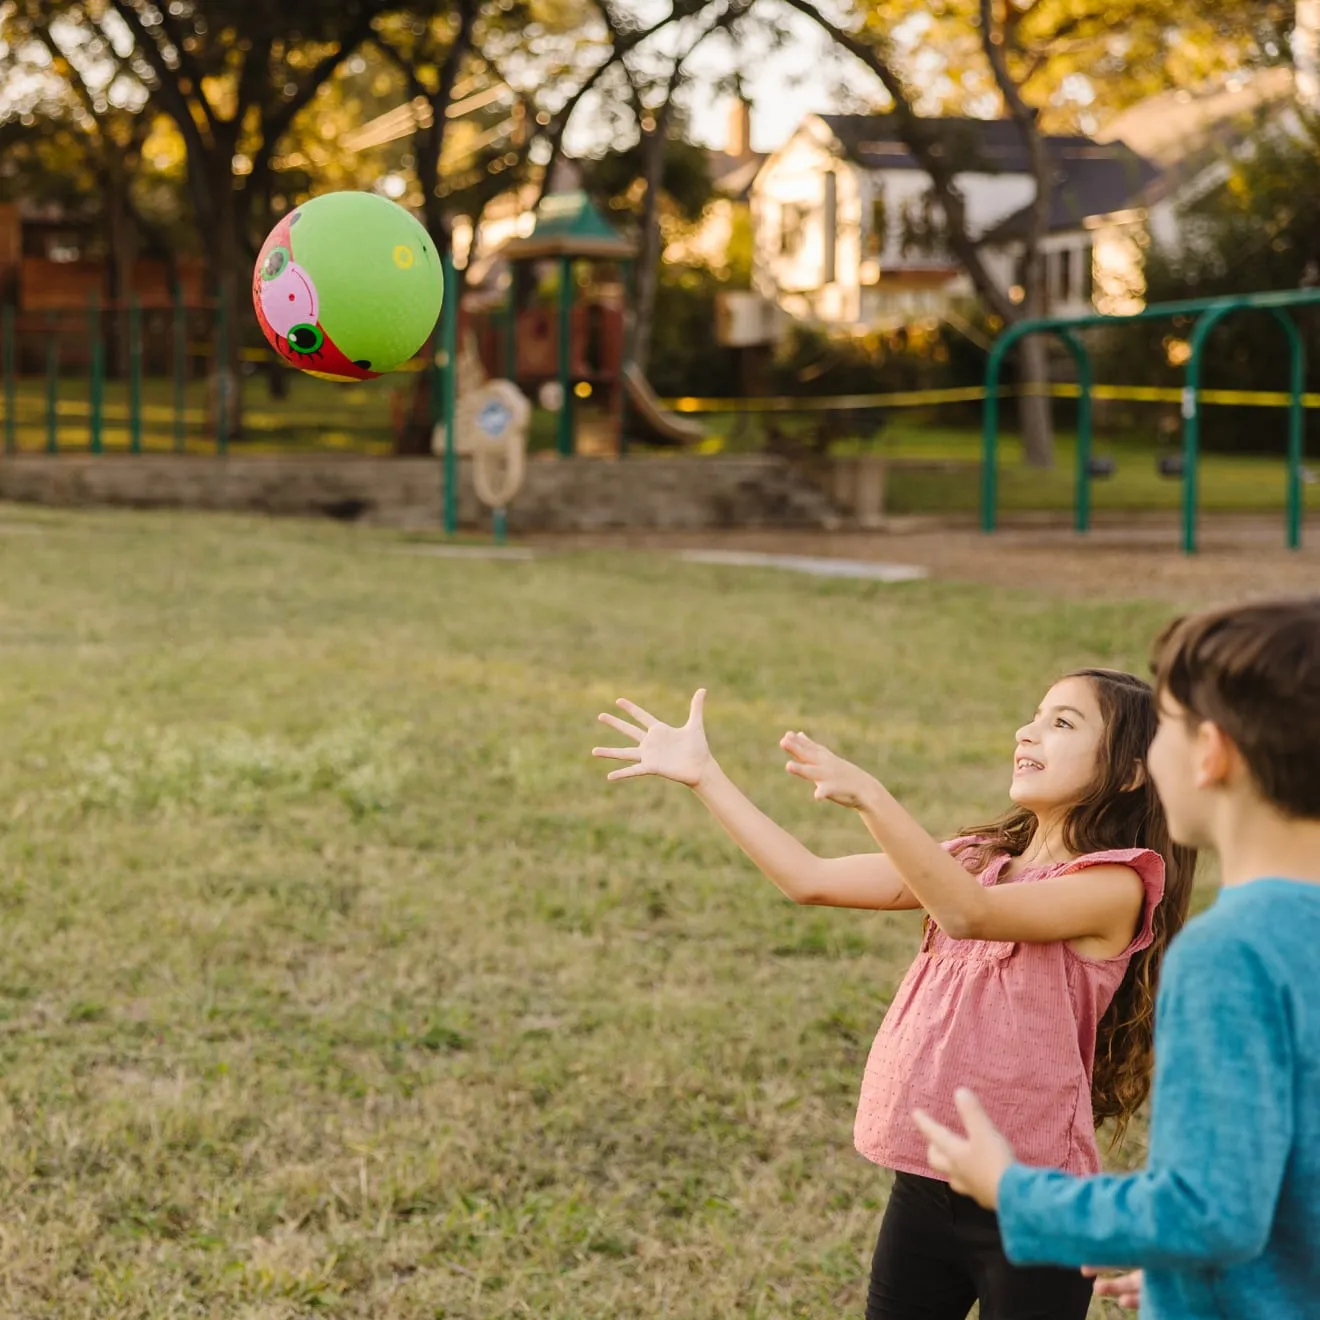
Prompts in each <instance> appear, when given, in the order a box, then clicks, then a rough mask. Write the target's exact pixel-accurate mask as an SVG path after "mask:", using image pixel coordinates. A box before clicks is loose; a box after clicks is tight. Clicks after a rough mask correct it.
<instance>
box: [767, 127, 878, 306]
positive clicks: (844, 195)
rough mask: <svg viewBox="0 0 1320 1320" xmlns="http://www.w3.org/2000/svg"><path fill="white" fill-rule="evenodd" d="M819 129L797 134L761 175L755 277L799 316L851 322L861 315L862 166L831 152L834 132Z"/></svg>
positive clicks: (769, 293) (768, 293) (769, 294)
mask: <svg viewBox="0 0 1320 1320" xmlns="http://www.w3.org/2000/svg"><path fill="white" fill-rule="evenodd" d="M819 129H820V133H819V134H816V133H812V132H810V131H803V132H799V133H798V134H797V135H796V136H795V137H794V138H793V139H792V140H791V141H790V142H788V143H787V144H786V145H785V146H784V147H783V148H782V149H781V150H780V151H779V152H778V153H777V154H776V156H775V157H774V158H773V159H772V160H771V161H770V162H769V163H768V164H767V165H766V167H765V168H764V169H763V170H762V171H761V173H760V174H759V175H758V176H757V182H756V184H755V185H754V187H753V189H752V198H751V201H752V225H753V232H754V243H753V278H754V281H755V283H756V287H757V288H758V289H759V290H761V291H762V292H763V293H765V294H766V295H767V296H776V297H778V298H779V299H780V301H781V302H782V303H783V305H784V307H785V308H786V309H788V310H789V311H792V312H794V313H795V314H797V315H801V316H809V317H812V318H815V319H820V320H827V321H830V322H846V321H853V320H856V319H857V317H858V316H859V314H860V312H859V305H858V299H859V288H858V271H859V267H860V261H861V226H862V209H861V191H860V186H859V180H858V171H857V170H856V169H855V168H854V167H853V166H851V165H850V164H848V163H847V162H845V161H842V160H840V159H838V158H837V157H836V156H835V155H834V154H833V153H832V151H831V150H830V145H829V141H828V139H829V134H828V132H827V131H825V130H824V125H819ZM767 175H769V176H770V181H769V182H768V183H767ZM831 176H832V178H833V182H832V183H830V182H829V180H830V178H831ZM830 212H832V214H831V213H830Z"/></svg>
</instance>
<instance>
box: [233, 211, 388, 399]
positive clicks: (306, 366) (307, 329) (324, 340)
mask: <svg viewBox="0 0 1320 1320" xmlns="http://www.w3.org/2000/svg"><path fill="white" fill-rule="evenodd" d="M298 219H299V213H298V212H297V211H292V212H290V213H289V215H287V216H286V217H285V218H284V220H282V221H281V222H280V224H279V225H277V226H276V228H275V230H274V232H273V233H272V234H271V236H270V237H269V238H268V239H267V240H266V244H265V246H264V247H263V248H262V252H261V255H260V257H258V259H257V269H256V278H255V279H254V280H253V289H252V292H253V295H254V296H253V300H252V301H253V303H254V305H255V307H256V310H257V320H258V321H259V322H260V324H261V328H262V330H263V332H264V333H265V335H266V338H267V339H268V340H269V341H270V343H271V346H272V347H273V348H274V349H275V351H276V352H277V353H278V354H279V355H280V356H281V357H282V358H283V359H284V360H285V361H286V362H289V363H291V364H292V365H293V366H295V367H300V368H302V369H303V370H304V371H312V372H315V373H316V374H318V375H323V376H330V377H336V378H338V377H343V378H346V379H348V380H370V379H371V378H372V377H373V376H375V375H376V374H377V373H376V372H374V371H372V370H371V363H370V362H350V361H349V360H348V358H347V357H346V356H345V355H344V354H343V353H342V352H341V351H340V350H339V348H338V347H337V346H336V345H335V344H334V343H333V342H332V341H331V339H330V338H329V336H328V335H327V334H326V333H325V328H324V327H323V326H322V325H321V324H320V321H319V312H320V299H319V298H318V297H317V293H316V283H315V281H314V280H313V279H312V277H311V275H310V274H309V273H308V272H307V271H306V270H304V269H303V268H302V267H301V266H299V265H298V263H297V262H296V261H295V260H294V256H293V227H294V225H295V224H296V223H297V221H298Z"/></svg>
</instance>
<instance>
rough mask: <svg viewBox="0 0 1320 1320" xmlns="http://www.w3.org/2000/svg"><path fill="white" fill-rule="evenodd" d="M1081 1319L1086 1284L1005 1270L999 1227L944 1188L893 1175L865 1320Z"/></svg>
mask: <svg viewBox="0 0 1320 1320" xmlns="http://www.w3.org/2000/svg"><path fill="white" fill-rule="evenodd" d="M975 1301H979V1302H980V1303H981V1320H1086V1311H1087V1308H1088V1307H1089V1306H1090V1303H1091V1280H1090V1279H1087V1278H1083V1277H1082V1275H1081V1274H1080V1273H1079V1272H1078V1271H1077V1270H1073V1269H1053V1268H1043V1269H1042V1268H1034V1267H1033V1268H1024V1267H1020V1266H1017V1265H1010V1264H1009V1261H1008V1258H1007V1257H1006V1256H1005V1255H1004V1248H1003V1246H1002V1244H1001V1243H1000V1240H999V1221H998V1219H997V1218H996V1216H995V1214H994V1212H993V1211H990V1210H982V1209H981V1207H980V1206H979V1205H977V1204H976V1202H975V1201H973V1200H971V1199H970V1198H969V1197H966V1196H960V1195H959V1194H958V1193H957V1192H955V1191H953V1190H952V1189H951V1188H950V1187H949V1185H948V1183H943V1182H936V1181H935V1180H934V1179H932V1178H918V1177H917V1176H916V1175H914V1174H910V1173H896V1174H895V1175H894V1190H893V1192H892V1193H891V1194H890V1197H889V1208H888V1209H887V1210H886V1211H885V1217H884V1222H883V1223H882V1224H881V1225H880V1240H879V1241H878V1242H877V1243H876V1245H875V1260H874V1261H873V1262H872V1265H871V1288H870V1292H869V1294H868V1296H867V1299H866V1320H965V1318H966V1316H967V1313H968V1312H969V1311H970V1310H971V1309H972V1303H973V1302H975Z"/></svg>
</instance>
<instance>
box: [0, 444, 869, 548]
mask: <svg viewBox="0 0 1320 1320" xmlns="http://www.w3.org/2000/svg"><path fill="white" fill-rule="evenodd" d="M884 471H885V464H884V460H883V459H837V460H826V461H824V462H818V463H815V464H813V465H812V466H810V467H804V466H802V465H798V464H794V463H792V462H790V461H788V460H787V459H784V458H780V457H777V456H774V455H735V456H728V457H721V456H706V457H694V456H687V455H674V456H665V457H655V458H651V457H647V458H642V457H635V458H633V457H630V458H627V459H624V460H622V461H614V460H609V459H598V458H575V459H557V458H547V459H534V460H532V461H530V462H529V463H528V465H527V480H526V482H525V483H524V485H523V488H522V490H521V491H520V492H519V494H518V496H517V498H516V499H515V500H514V502H513V504H512V506H511V507H510V510H509V528H510V530H511V531H512V532H514V533H517V532H520V531H525V532H531V531H596V530H603V529H607V528H630V527H631V528H638V529H643V528H646V529H690V530H700V529H703V528H714V527H817V528H836V527H843V526H854V527H855V526H879V525H881V524H882V522H883V516H884ZM442 484H443V475H442V467H441V464H440V462H439V460H437V459H433V458H370V457H365V456H361V455H338V454H325V455H307V456H297V457H294V456H270V457H266V456H246V455H237V456H235V455H230V456H227V457H225V458H215V457H204V456H198V455H175V454H142V455H137V456H133V455H127V454H102V455H96V456H92V455H88V454H58V455H47V454H21V455H16V456H13V457H8V458H4V459H0V499H4V500H14V501H21V502H27V503H35V504H48V505H64V506H98V505H99V506H116V505H118V506H126V507H134V508H193V509H213V510H227V511H230V512H242V513H269V514H282V515H292V516H304V517H332V518H343V519H349V520H355V519H360V520H362V521H364V522H371V523H378V524H382V525H387V526H393V527H406V528H421V527H438V526H439V525H440V523H441V519H442V499H441V489H442ZM459 522H460V525H462V526H464V527H469V528H477V527H481V528H485V527H488V526H489V513H488V511H487V510H485V509H484V508H483V507H482V506H481V505H480V503H479V502H478V500H477V498H476V495H475V493H474V492H473V489H472V481H471V474H470V471H469V469H468V465H467V460H463V461H462V462H461V464H460V473H459Z"/></svg>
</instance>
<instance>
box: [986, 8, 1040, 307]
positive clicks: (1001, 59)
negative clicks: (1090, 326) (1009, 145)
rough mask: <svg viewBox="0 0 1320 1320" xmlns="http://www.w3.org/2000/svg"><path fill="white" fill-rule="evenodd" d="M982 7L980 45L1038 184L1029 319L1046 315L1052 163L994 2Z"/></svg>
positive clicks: (1028, 258) (1026, 289)
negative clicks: (1013, 70)
mask: <svg viewBox="0 0 1320 1320" xmlns="http://www.w3.org/2000/svg"><path fill="white" fill-rule="evenodd" d="M980 5H981V45H982V47H983V48H984V50H985V55H986V59H988V60H989V61H990V68H991V70H992V71H993V72H994V75H995V85H996V86H997V87H998V88H999V92H1000V95H1001V96H1002V97H1003V98H1004V104H1005V105H1006V106H1007V107H1008V112H1009V115H1010V116H1011V117H1012V119H1013V122H1014V123H1015V124H1016V125H1017V126H1018V131H1019V132H1020V133H1021V134H1022V145H1023V146H1024V147H1026V149H1027V157H1028V159H1029V160H1030V161H1031V173H1032V176H1033V177H1034V179H1035V181H1036V195H1035V197H1034V198H1033V199H1032V202H1031V210H1030V212H1029V213H1028V217H1027V232H1026V235H1025V237H1024V239H1023V253H1022V266H1023V278H1022V291H1023V299H1022V302H1023V306H1024V308H1025V309H1026V313H1027V315H1028V316H1040V315H1043V314H1044V312H1045V307H1044V305H1043V304H1044V297H1043V295H1044V293H1045V290H1044V289H1043V288H1042V284H1043V283H1044V281H1043V280H1042V278H1041V263H1040V245H1041V242H1042V240H1043V239H1044V237H1045V233H1046V231H1047V230H1048V228H1049V223H1050V162H1049V157H1048V154H1047V152H1046V150H1045V142H1044V139H1043V138H1042V137H1041V135H1040V129H1039V127H1038V125H1037V115H1036V111H1035V110H1034V109H1032V107H1031V106H1029V105H1028V104H1027V103H1026V102H1025V101H1024V100H1023V99H1022V91H1021V89H1020V88H1019V87H1018V85H1017V83H1015V82H1014V81H1013V76H1012V74H1010V73H1009V70H1008V58H1007V56H1006V54H1005V50H1004V44H1005V38H1004V34H1003V33H1002V32H1001V31H1000V30H999V29H998V27H997V25H996V21H995V15H994V0H980Z"/></svg>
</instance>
